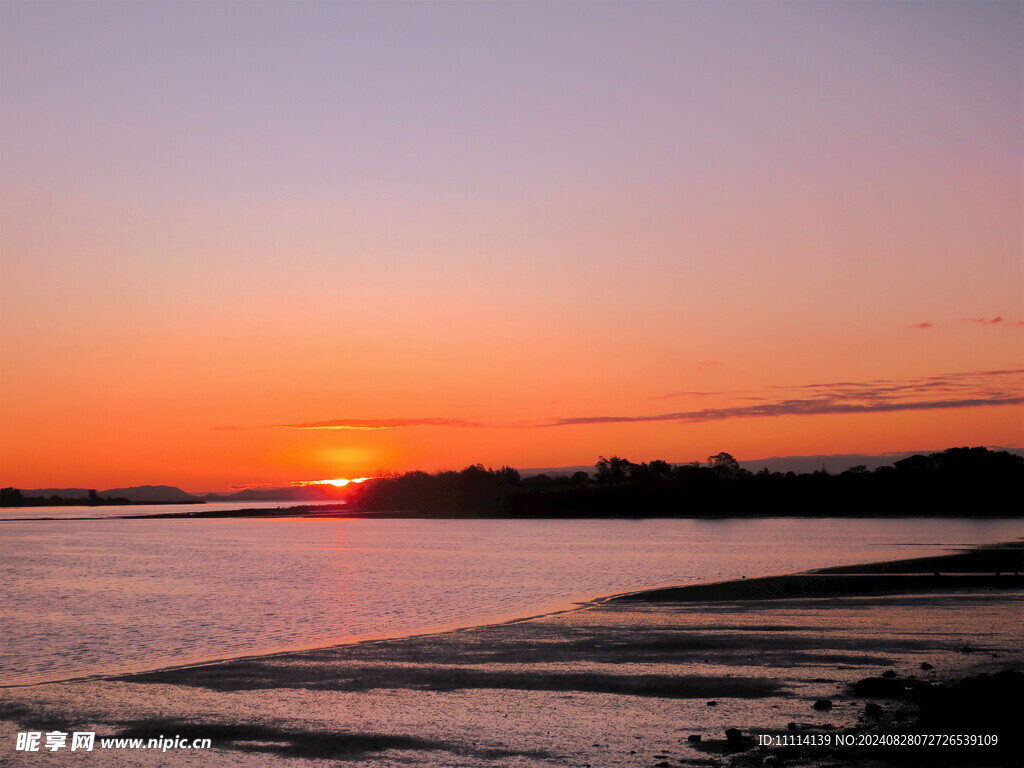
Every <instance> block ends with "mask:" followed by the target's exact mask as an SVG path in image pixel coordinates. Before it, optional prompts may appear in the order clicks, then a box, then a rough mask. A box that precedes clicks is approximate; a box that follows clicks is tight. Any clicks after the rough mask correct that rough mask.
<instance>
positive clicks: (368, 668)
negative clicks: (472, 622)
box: [0, 547, 1024, 768]
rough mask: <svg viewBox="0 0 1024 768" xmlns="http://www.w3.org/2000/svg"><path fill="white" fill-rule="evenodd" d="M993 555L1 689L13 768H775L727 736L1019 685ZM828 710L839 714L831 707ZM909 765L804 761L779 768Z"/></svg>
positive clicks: (1006, 576)
mask: <svg viewBox="0 0 1024 768" xmlns="http://www.w3.org/2000/svg"><path fill="white" fill-rule="evenodd" d="M982 552H984V553H985V554H984V555H983V556H981V557H980V559H979V557H978V556H977V555H975V554H968V555H965V556H960V559H959V560H958V559H957V557H958V556H952V557H950V558H943V559H942V561H941V562H937V561H935V559H934V558H931V559H929V562H928V563H924V562H923V561H919V562H917V563H916V564H914V565H911V566H907V565H906V563H914V562H915V561H905V562H904V563H896V564H890V565H889V566H887V567H881V566H877V565H873V566H871V567H868V568H856V567H854V568H845V569H842V571H843V573H836V572H835V571H833V572H831V573H827V572H819V573H814V574H805V575H801V579H803V580H804V581H805V582H806V581H808V580H809V581H810V582H814V587H813V589H810V590H809V591H808V590H807V589H805V590H804V591H802V592H801V591H800V590H796V589H793V590H790V594H789V595H788V596H787V597H784V598H767V596H768V595H771V594H773V593H772V591H771V589H770V588H766V589H764V590H763V591H762V592H761V594H760V595H757V596H751V595H750V594H737V593H735V592H730V590H740V591H741V592H742V590H747V591H748V592H749V590H750V589H751V587H750V585H745V584H744V582H742V581H741V582H733V583H730V584H727V585H709V586H706V587H693V588H688V591H686V590H681V591H680V592H679V593H675V594H666V593H647V594H640V595H631V596H625V597H623V598H618V599H612V600H608V601H604V602H600V603H597V604H594V605H588V606H585V607H582V608H581V609H580V610H574V611H568V612H564V613H559V614H553V615H548V616H543V617H537V618H534V619H529V620H524V621H518V622H513V623H508V624H501V625H494V626H487V627H480V628H475V629H469V630H462V631H457V632H449V633H444V634H435V635H424V636H419V637H411V638H402V639H395V640H385V641H375V642H366V643H361V644H355V645H345V646H336V647H332V648H326V649H321V650H316V651H307V652H300V653H289V654H280V655H274V656H263V657H253V658H248V659H241V660H236V661H230V662H223V663H217V664H209V665H204V666H196V667H188V668H181V669H174V670H165V671H160V672H152V673H146V674H141V675H133V676H125V677H121V678H107V679H100V680H88V681H80V682H71V683H54V684H46V685H37V686H28V687H22V688H8V689H2V690H0V707H2V709H0V715H2V717H3V722H2V725H0V743H2V744H3V745H4V749H3V752H0V759H8V760H14V761H19V762H21V763H24V764H42V763H44V762H51V761H53V760H54V759H57V758H56V757H55V756H53V755H50V754H49V753H45V752H44V753H39V754H31V755H26V754H25V753H17V754H15V753H14V752H13V751H12V750H11V747H12V745H13V744H14V739H15V736H14V734H15V733H16V732H17V731H19V730H26V729H34V730H50V729H52V728H57V729H61V730H71V729H76V730H95V731H96V732H97V738H101V737H103V736H115V735H120V736H126V737H133V736H137V737H144V738H150V737H158V736H160V735H163V736H170V737H173V736H176V735H179V736H186V737H189V738H210V739H212V741H213V747H214V748H213V750H212V751H209V752H204V753H202V754H199V753H189V752H187V751H180V752H167V753H164V754H161V753H156V752H146V751H130V750H96V751H94V752H93V753H89V754H81V753H76V755H75V757H74V762H75V764H76V765H79V764H81V765H89V764H103V765H179V764H180V765H184V764H193V765H198V764H202V765H264V764H278V763H280V762H281V758H283V757H286V758H289V761H288V762H287V764H288V765H294V766H301V765H324V764H333V763H334V762H336V761H341V762H343V763H344V764H346V765H366V766H371V765H372V766H392V765H393V766H436V765H445V766H536V767H540V766H562V765H575V766H585V765H590V766H593V767H594V768H596V767H597V766H657V765H662V766H664V765H673V766H686V765H690V766H711V765H720V766H727V765H737V766H739V765H743V766H746V765H761V764H763V761H764V758H765V757H767V756H768V752H766V751H764V750H760V749H759V748H757V747H756V746H754V745H753V743H751V742H749V741H748V742H746V743H742V744H736V745H735V746H734V747H730V746H729V745H727V744H726V741H725V731H726V730H727V729H730V728H736V729H739V730H741V731H742V732H743V734H744V735H745V736H749V735H750V734H765V733H770V734H794V733H796V734H808V733H836V732H838V731H839V730H840V729H843V730H846V729H851V728H855V729H871V728H873V729H875V730H882V731H888V732H893V731H895V730H896V729H898V728H900V727H902V725H904V724H908V723H910V722H911V721H912V720H913V718H914V715H915V713H914V704H913V703H912V702H910V701H889V700H881V699H865V698H862V697H857V696H854V695H853V694H852V692H851V690H850V684H852V683H854V682H856V681H859V680H863V679H864V678H882V675H883V674H885V673H895V675H896V679H897V680H906V681H908V682H909V681H910V679H911V678H912V677H913V678H916V680H917V681H920V682H928V681H933V682H935V683H938V682H940V681H949V680H956V679H960V678H962V677H964V676H966V675H976V674H979V673H995V672H999V671H1002V670H1005V669H1018V670H1019V669H1020V668H1021V666H1022V647H1024V629H1022V623H1021V616H1022V606H1024V602H1022V600H1024V595H1022V589H1021V584H1020V579H1019V578H1016V579H1015V578H1014V576H1013V575H1012V570H1011V571H1010V573H1004V572H1003V571H1005V570H1006V569H1005V568H1003V567H1002V566H999V569H1000V572H1001V574H1002V575H1001V576H999V577H995V576H994V573H995V570H996V569H995V568H993V569H990V570H989V572H988V574H987V578H989V580H990V581H992V582H993V583H985V584H977V583H973V582H969V580H968V581H963V582H960V581H958V579H959V578H960V576H966V575H968V574H980V573H981V572H982V571H983V570H984V569H983V566H984V568H988V567H989V566H992V565H996V564H997V563H1002V562H1004V561H1003V560H999V558H1009V559H1008V560H1005V562H1008V563H1010V564H1011V565H1012V564H1014V563H1016V562H1018V561H1019V559H1020V554H1021V550H1020V549H1019V547H1013V548H1010V549H1001V550H1000V549H990V550H987V551H986V550H982ZM925 567H926V568H927V570H925V575H927V576H929V577H931V578H932V579H934V572H936V571H938V572H940V574H942V578H941V579H940V581H939V582H938V583H936V584H934V585H933V584H932V583H931V582H930V581H925V580H920V579H918V580H911V581H907V582H900V581H899V579H900V578H902V577H901V576H898V575H896V574H915V573H918V572H920V571H922V570H924V569H925ZM886 572H891V574H892V577H893V583H894V584H897V585H899V587H894V588H893V589H890V590H888V592H889V593H888V594H885V593H880V594H879V593H876V594H863V595H861V594H856V590H855V589H853V588H843V589H840V590H838V591H839V592H841V594H839V595H835V594H830V593H829V589H827V588H826V586H825V585H826V584H829V583H831V584H840V583H843V584H848V583H850V582H851V581H852V582H856V580H857V579H858V578H860V577H861V576H862V575H864V574H866V573H867V574H873V575H874V576H878V575H879V574H885V573H886ZM781 578H782V581H780V582H779V583H780V584H781V583H785V580H786V579H787V578H788V577H781ZM997 579H998V580H997ZM760 581H765V580H760ZM760 586H761V587H770V585H769V584H762V585H760ZM869 591H873V592H877V590H869ZM922 663H926V664H928V665H930V667H931V668H929V669H922ZM882 679H891V675H890V678H882ZM915 684H916V683H915ZM823 700H828V701H829V702H831V708H828V709H823V708H815V707H814V704H815V703H816V702H819V701H823ZM866 702H868V703H873V704H875V705H876V706H881V707H882V715H881V717H880V718H873V719H871V720H869V719H867V718H866V717H865V707H866ZM1017 706H1019V701H1018V702H1017ZM791 723H792V724H795V725H793V726H791V725H790V724H791ZM971 731H972V732H977V729H975V728H971ZM691 736H700V737H701V741H700V742H695V741H692V740H690V739H689V737H691ZM977 754H978V755H979V762H977V763H976V764H979V765H982V764H993V765H998V764H1000V763H999V761H998V757H994V755H995V753H988V754H987V755H986V754H985V753H981V752H979V753H977ZM891 757H892V755H891V754H888V755H887V754H882V753H879V754H877V755H874V754H871V753H870V752H867V753H865V752H863V751H861V752H853V751H851V752H850V753H849V754H848V755H846V756H845V757H844V756H843V755H842V754H838V755H831V756H827V759H826V758H823V757H822V754H820V753H819V752H815V751H813V750H800V749H797V750H791V751H790V752H789V753H786V754H785V755H781V754H776V755H772V756H771V757H770V761H769V762H771V761H780V762H781V764H788V765H820V764H831V765H844V764H845V765H887V764H890V762H887V760H889V759H891ZM904 757H905V758H907V759H908V760H909V764H934V763H929V762H927V761H926V762H925V763H915V762H914V761H913V754H912V753H909V754H905V755H904ZM64 759H68V758H67V757H66V756H64ZM901 759H902V758H901ZM954 764H962V763H954Z"/></svg>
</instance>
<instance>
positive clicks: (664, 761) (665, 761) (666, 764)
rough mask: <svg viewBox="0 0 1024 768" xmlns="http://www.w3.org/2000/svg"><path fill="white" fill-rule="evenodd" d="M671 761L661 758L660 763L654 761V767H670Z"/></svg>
mask: <svg viewBox="0 0 1024 768" xmlns="http://www.w3.org/2000/svg"><path fill="white" fill-rule="evenodd" d="M671 766H672V763H670V762H669V761H668V760H662V761H661V762H660V763H655V764H654V768H671Z"/></svg>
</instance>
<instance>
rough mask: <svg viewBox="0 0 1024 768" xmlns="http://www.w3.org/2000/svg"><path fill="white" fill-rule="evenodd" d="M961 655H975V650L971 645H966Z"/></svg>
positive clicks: (961, 650)
mask: <svg viewBox="0 0 1024 768" xmlns="http://www.w3.org/2000/svg"><path fill="white" fill-rule="evenodd" d="M960 653H974V649H973V648H971V646H969V645H965V646H964V647H963V648H961V649H960Z"/></svg>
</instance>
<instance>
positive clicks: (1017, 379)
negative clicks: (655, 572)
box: [215, 369, 1024, 430]
mask: <svg viewBox="0 0 1024 768" xmlns="http://www.w3.org/2000/svg"><path fill="white" fill-rule="evenodd" d="M709 397H714V398H715V399H716V400H718V401H719V402H721V401H723V400H724V401H726V402H727V404H726V405H716V406H715V407H709V408H699V409H692V410H685V411H673V412H671V413H655V414H640V415H608V414H600V415H594V416H572V417H563V418H555V419H552V420H549V421H544V422H515V423H505V424H498V423H488V424H485V423H481V422H476V421H469V420H466V419H452V418H418V419H399V418H393V419H352V418H348V419H329V420H325V421H305V422H296V423H282V424H265V425H261V426H253V427H215V429H222V430H241V429H297V430H317V429H352V430H371V429H400V428H405V427H453V428H470V429H472V428H480V427H489V428H506V429H537V428H547V427H567V426H577V425H583V424H629V423H639V422H653V421H677V422H684V423H694V422H703V421H721V420H724V419H743V418H754V417H759V416H762V417H763V416H814V415H822V414H843V413H891V412H894V411H923V410H948V409H954V408H978V407H983V406H993V405H1019V404H1022V403H1024V369H1008V370H997V371H970V372H965V373H947V374H939V375H936V376H921V377H917V378H909V379H871V380H868V381H837V382H829V383H825V384H797V385H791V386H774V387H767V388H765V389H761V390H727V391H719V392H712V391H703V392H701V391H689V390H687V391H679V392H672V393H669V394H667V395H661V396H660V397H659V398H658V399H670V398H687V399H696V398H709Z"/></svg>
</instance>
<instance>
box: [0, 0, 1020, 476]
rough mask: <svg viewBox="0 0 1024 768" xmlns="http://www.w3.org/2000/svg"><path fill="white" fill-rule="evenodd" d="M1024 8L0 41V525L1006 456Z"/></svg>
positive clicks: (246, 17)
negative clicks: (430, 486)
mask: <svg viewBox="0 0 1024 768" xmlns="http://www.w3.org/2000/svg"><path fill="white" fill-rule="evenodd" d="M1022 41H1024V4H1021V3H1019V2H969V3H968V2H964V3H954V2H942V3H939V2H934V3H932V2H915V3H909V2H908V3H903V2H885V3H872V2H856V3H855V2H829V3H825V2H820V3H813V2H800V3H784V2H756V3H745V2H729V3H718V2H708V3H702V2H675V3H672V2H657V3H655V2H649V3H645V2H630V3H624V2H623V3H616V2H601V3H598V2H577V3H568V2H567V3H534V2H514V3H512V2H508V3H498V2H491V3H485V2H474V3H460V2H450V3H433V2H424V3H402V2H388V3H383V2H381V3H341V2H322V3H315V2H288V3H284V2H280V3H274V2H261V3H256V2H252V3H244V2H220V3H206V2H190V3H179V2H168V3H161V2H145V3H119V2H93V1H91V0H84V1H82V2H71V3H61V2H21V1H19V0H5V1H4V2H2V3H0V185H2V190H0V192H2V204H0V227H2V229H0V291H2V296H0V298H2V302H0V304H2V309H0V312H2V314H0V360H2V367H0V484H2V485H4V486H10V485H13V486H17V487H21V488H37V487H72V486H73V487H87V488H108V487H121V486H128V485H138V484H143V483H153V484H159V483H165V484H170V485H177V486H180V487H182V488H185V489H186V490H190V491H205V490H225V489H228V488H231V487H235V486H244V485H250V484H265V483H281V482H291V481H296V480H307V479H308V480H316V479H324V478H336V477H359V476H367V475H372V474H375V473H377V472H380V471H383V470H391V471H401V470H407V469H426V470H435V469H441V468H461V467H463V466H465V465H467V464H470V463H475V462H482V463H484V464H485V465H491V466H500V465H503V464H510V465H513V466H518V467H544V466H564V465H578V464H592V463H593V462H594V461H596V459H597V456H598V455H599V454H603V455H611V454H619V455H622V456H626V457H628V458H630V459H632V460H634V461H646V460H650V459H654V458H662V459H667V460H669V461H677V462H684V461H692V460H695V459H704V458H706V457H707V456H708V455H709V454H712V453H717V452H719V451H729V452H730V453H732V454H733V455H734V456H736V457H737V458H739V459H741V460H747V459H755V458H760V457H766V456H780V455H800V454H826V453H881V452H889V451H901V450H925V449H927V450H941V449H943V448H946V447H950V446H953V445H989V446H1011V447H1021V446H1022V444H1024V408H1022V396H1024V386H1022V381H1024V375H1022V370H1024V266H1022V265H1024V223H1022V222H1024V217H1022V211H1024V42H1022Z"/></svg>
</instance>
